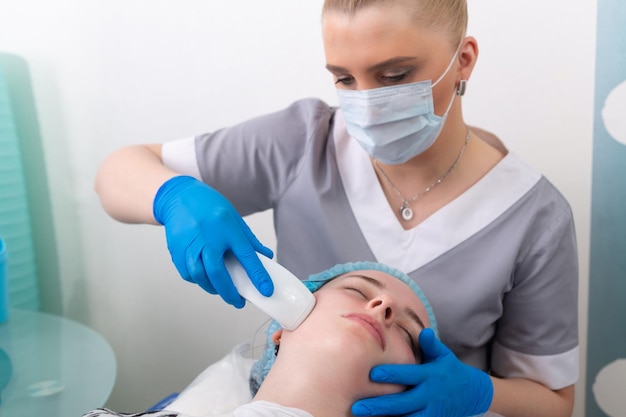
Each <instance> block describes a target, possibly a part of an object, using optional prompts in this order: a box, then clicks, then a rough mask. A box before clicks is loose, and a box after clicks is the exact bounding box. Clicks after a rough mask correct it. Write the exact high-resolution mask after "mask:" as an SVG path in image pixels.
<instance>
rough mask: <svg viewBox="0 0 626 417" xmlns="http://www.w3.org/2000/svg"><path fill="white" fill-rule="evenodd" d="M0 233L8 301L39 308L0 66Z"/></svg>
mask: <svg viewBox="0 0 626 417" xmlns="http://www.w3.org/2000/svg"><path fill="white" fill-rule="evenodd" d="M0 235H2V237H3V238H4V241H5V245H6V251H7V275H8V286H9V296H8V297H9V304H10V305H11V306H13V307H20V308H27V309H38V308H39V294H38V287H37V275H36V268H35V255H34V250H33V238H32V230H31V222H30V213H29V210H28V197H27V193H26V183H25V178H24V169H23V164H22V153H21V149H20V146H19V141H18V135H17V130H16V124H15V119H14V112H13V110H12V105H11V99H10V96H9V90H8V87H7V82H6V76H5V74H4V71H3V68H2V66H0Z"/></svg>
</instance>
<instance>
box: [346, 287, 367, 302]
mask: <svg viewBox="0 0 626 417" xmlns="http://www.w3.org/2000/svg"><path fill="white" fill-rule="evenodd" d="M345 288H346V290H350V291H354V292H356V293H357V294H359V295H360V296H361V297H363V298H364V299H366V300H367V299H368V297H367V295H366V294H365V293H364V292H363V290H361V289H360V288H357V287H350V286H348V287H345Z"/></svg>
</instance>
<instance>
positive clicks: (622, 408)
mask: <svg viewBox="0 0 626 417" xmlns="http://www.w3.org/2000/svg"><path fill="white" fill-rule="evenodd" d="M624 381H626V359H618V360H616V361H615V362H611V363H610V364H608V365H607V366H605V367H604V368H602V369H601V370H600V372H598V375H596V380H595V381H594V383H593V388H592V389H593V396H594V397H595V399H596V402H597V403H598V406H599V407H600V409H602V411H604V412H605V413H606V414H607V415H608V416H609V417H626V396H625V395H624Z"/></svg>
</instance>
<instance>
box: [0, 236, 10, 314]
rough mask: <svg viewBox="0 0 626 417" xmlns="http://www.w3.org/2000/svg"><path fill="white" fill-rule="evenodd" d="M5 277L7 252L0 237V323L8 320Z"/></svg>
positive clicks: (7, 288) (7, 297) (7, 287)
mask: <svg viewBox="0 0 626 417" xmlns="http://www.w3.org/2000/svg"><path fill="white" fill-rule="evenodd" d="M8 279H9V277H8V276H7V251H6V245H5V244H4V239H2V236H0V323H3V322H5V321H6V320H7V319H8V318H9V285H8V282H7V281H8Z"/></svg>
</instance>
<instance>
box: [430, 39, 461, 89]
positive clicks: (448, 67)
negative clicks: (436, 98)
mask: <svg viewBox="0 0 626 417" xmlns="http://www.w3.org/2000/svg"><path fill="white" fill-rule="evenodd" d="M461 45H463V40H461V43H459V46H457V48H456V51H454V55H453V56H452V59H451V60H450V63H449V64H448V66H447V67H446V70H445V71H444V72H443V74H441V76H440V77H439V78H437V81H435V82H434V83H432V84H431V85H430V87H431V88H434V87H435V86H436V85H437V84H439V81H441V80H443V77H445V76H446V74H448V71H450V68H452V65H453V64H454V61H455V60H456V57H457V56H458V55H459V51H460V50H461Z"/></svg>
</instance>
